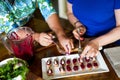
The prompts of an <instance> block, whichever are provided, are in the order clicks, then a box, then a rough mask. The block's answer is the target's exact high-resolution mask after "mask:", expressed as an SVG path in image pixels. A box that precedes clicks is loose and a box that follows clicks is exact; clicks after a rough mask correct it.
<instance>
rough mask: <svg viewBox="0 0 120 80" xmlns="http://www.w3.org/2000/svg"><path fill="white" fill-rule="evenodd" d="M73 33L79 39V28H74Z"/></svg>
mask: <svg viewBox="0 0 120 80" xmlns="http://www.w3.org/2000/svg"><path fill="white" fill-rule="evenodd" d="M73 34H74V37H75V38H76V39H79V35H78V33H77V30H73Z"/></svg>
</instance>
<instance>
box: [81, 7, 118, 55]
mask: <svg viewBox="0 0 120 80" xmlns="http://www.w3.org/2000/svg"><path fill="white" fill-rule="evenodd" d="M115 18H116V27H115V28H114V29H113V30H111V31H110V32H108V33H106V34H105V35H102V36H100V37H98V38H96V39H94V40H92V41H90V42H89V43H88V44H87V45H86V47H85V48H84V50H83V52H82V55H81V57H84V56H87V57H90V56H91V57H93V56H96V55H97V54H98V49H99V47H101V46H104V45H107V44H110V43H112V42H115V41H117V40H120V9H117V10H115Z"/></svg>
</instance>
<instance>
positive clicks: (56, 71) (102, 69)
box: [42, 53, 109, 80]
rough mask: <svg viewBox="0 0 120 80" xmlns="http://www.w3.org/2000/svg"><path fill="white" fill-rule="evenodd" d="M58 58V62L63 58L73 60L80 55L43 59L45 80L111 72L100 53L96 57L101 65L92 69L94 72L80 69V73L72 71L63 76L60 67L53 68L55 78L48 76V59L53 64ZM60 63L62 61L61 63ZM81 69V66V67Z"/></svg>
mask: <svg viewBox="0 0 120 80" xmlns="http://www.w3.org/2000/svg"><path fill="white" fill-rule="evenodd" d="M56 58H58V60H61V59H62V58H65V59H71V60H72V59H73V58H79V55H78V54H71V55H69V56H67V55H64V56H54V57H48V58H43V59H42V76H43V79H44V80H49V79H57V78H63V77H71V76H79V75H85V74H95V73H103V72H109V69H108V67H107V65H106V63H105V61H104V59H103V57H102V55H101V53H99V55H98V56H97V57H96V59H97V62H98V64H99V67H98V68H92V70H88V69H86V70H84V71H82V70H81V69H79V70H78V71H74V70H72V72H67V71H66V73H65V74H61V73H60V71H59V67H60V65H59V66H58V67H54V66H53V67H52V69H53V72H54V73H53V74H54V75H53V76H48V75H47V66H46V62H47V60H48V59H51V60H52V62H53V60H54V59H56ZM59 62H60V61H59ZM79 67H80V66H79Z"/></svg>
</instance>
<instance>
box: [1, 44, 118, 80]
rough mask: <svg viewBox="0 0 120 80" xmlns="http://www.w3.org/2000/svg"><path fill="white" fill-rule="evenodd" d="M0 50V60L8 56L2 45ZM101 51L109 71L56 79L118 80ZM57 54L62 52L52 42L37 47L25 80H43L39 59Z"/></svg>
mask: <svg viewBox="0 0 120 80" xmlns="http://www.w3.org/2000/svg"><path fill="white" fill-rule="evenodd" d="M0 45H1V44H0ZM0 52H1V53H2V55H1V57H0V60H3V59H5V58H8V57H9V54H8V51H7V50H5V48H4V47H0ZM3 53H4V56H3ZM101 53H102V56H103V58H104V60H105V62H106V64H107V66H108V68H109V70H110V71H109V72H105V73H97V74H87V75H80V76H73V77H66V78H59V79H56V80H120V78H118V77H117V75H116V73H115V71H114V70H113V68H112V66H111V64H110V63H109V61H108V60H107V58H106V56H105V54H104V52H103V51H101ZM59 55H62V54H60V53H59V52H58V51H57V48H56V46H55V45H54V44H53V45H50V46H48V47H37V48H36V51H35V52H34V58H33V60H31V63H30V66H29V69H30V72H29V73H28V75H27V80H43V79H42V65H41V59H42V58H47V57H53V56H59Z"/></svg>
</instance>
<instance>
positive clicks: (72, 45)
mask: <svg viewBox="0 0 120 80" xmlns="http://www.w3.org/2000/svg"><path fill="white" fill-rule="evenodd" d="M70 45H71V48H72V49H74V44H73V40H72V39H71V40H70Z"/></svg>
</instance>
